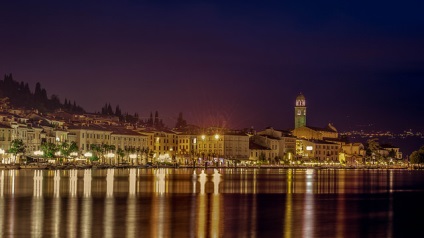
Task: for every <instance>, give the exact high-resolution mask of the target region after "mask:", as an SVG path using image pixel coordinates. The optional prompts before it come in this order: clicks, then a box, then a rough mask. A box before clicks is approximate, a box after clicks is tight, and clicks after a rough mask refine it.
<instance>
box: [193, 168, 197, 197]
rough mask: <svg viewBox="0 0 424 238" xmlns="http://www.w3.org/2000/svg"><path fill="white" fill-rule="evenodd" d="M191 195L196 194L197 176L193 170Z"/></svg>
mask: <svg viewBox="0 0 424 238" xmlns="http://www.w3.org/2000/svg"><path fill="white" fill-rule="evenodd" d="M192 180H193V193H196V183H197V174H196V170H193V179H192Z"/></svg>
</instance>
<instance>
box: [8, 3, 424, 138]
mask: <svg viewBox="0 0 424 238" xmlns="http://www.w3.org/2000/svg"><path fill="white" fill-rule="evenodd" d="M178 2H179V4H176V3H172V1H135V0H133V1H108V2H107V3H106V1H97V2H95V1H94V2H93V1H68V3H65V1H19V0H17V1H6V2H2V3H1V5H0V29H1V37H0V74H8V73H13V75H14V79H15V80H17V81H25V82H28V83H29V84H30V86H31V89H32V90H33V89H34V86H35V83H36V82H40V83H41V85H42V86H43V87H45V88H46V89H47V91H48V93H49V94H52V93H54V94H58V95H59V96H60V97H61V99H62V100H64V98H65V97H66V98H68V99H72V100H74V99H75V100H76V101H77V102H78V104H80V105H81V106H83V107H84V108H85V109H86V110H87V111H92V112H93V111H100V109H101V107H102V106H103V105H104V104H105V103H106V102H110V103H111V104H112V105H113V106H116V105H117V104H119V105H120V107H121V109H122V110H123V111H124V112H130V113H134V112H138V113H139V114H140V116H141V117H147V116H149V114H150V112H151V111H153V112H154V111H155V110H158V111H159V114H160V116H161V117H163V119H164V121H165V122H166V123H167V124H168V125H169V126H172V125H174V124H175V120H176V117H177V115H178V112H180V111H182V112H183V113H184V117H185V118H186V119H187V120H188V122H189V123H194V124H198V125H203V126H208V125H218V124H225V125H226V126H227V127H233V128H244V127H250V126H254V127H255V128H256V129H262V128H264V127H266V126H273V127H275V128H281V129H289V128H292V127H293V125H294V122H293V114H294V112H293V106H294V100H295V98H296V96H297V94H298V93H299V92H302V93H303V94H304V95H305V96H306V99H307V104H308V124H310V125H313V126H325V125H326V124H327V123H328V122H333V123H334V124H335V126H336V127H337V128H339V129H340V130H347V129H352V128H356V129H358V128H360V127H358V126H357V125H368V124H374V125H376V127H377V128H386V129H392V130H403V129H409V128H413V129H419V130H424V124H423V120H422V118H423V117H424V100H423V96H422V91H423V86H424V14H423V12H424V3H422V2H420V1H401V2H400V1H373V3H370V2H369V1H354V3H341V1H336V0H334V1H291V2H292V3H281V2H282V1H267V3H266V4H265V3H264V1H240V2H237V1H231V2H232V3H231V4H229V3H227V2H228V1H210V2H209V1H178Z"/></svg>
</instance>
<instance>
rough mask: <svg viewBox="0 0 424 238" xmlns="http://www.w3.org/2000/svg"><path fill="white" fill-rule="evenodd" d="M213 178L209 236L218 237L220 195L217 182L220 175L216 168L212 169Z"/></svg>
mask: <svg viewBox="0 0 424 238" xmlns="http://www.w3.org/2000/svg"><path fill="white" fill-rule="evenodd" d="M212 176H213V179H212V182H213V185H214V186H213V187H214V189H213V196H212V212H211V229H210V236H211V237H219V236H220V234H221V233H220V226H219V221H220V217H219V215H220V195H219V183H220V182H221V175H220V174H219V172H218V170H217V169H214V174H213V175H212Z"/></svg>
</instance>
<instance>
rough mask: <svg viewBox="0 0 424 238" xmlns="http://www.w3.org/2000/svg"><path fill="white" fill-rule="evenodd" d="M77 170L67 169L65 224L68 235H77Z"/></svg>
mask: <svg viewBox="0 0 424 238" xmlns="http://www.w3.org/2000/svg"><path fill="white" fill-rule="evenodd" d="M77 172H78V171H77V170H75V169H74V170H70V171H69V200H68V202H69V204H68V218H67V226H68V234H67V235H68V236H70V237H76V236H77V227H76V226H77V217H78V214H77V213H78V212H77V209H78V208H77V207H78V204H77V202H78V201H77V197H76V195H77V182H78V177H77Z"/></svg>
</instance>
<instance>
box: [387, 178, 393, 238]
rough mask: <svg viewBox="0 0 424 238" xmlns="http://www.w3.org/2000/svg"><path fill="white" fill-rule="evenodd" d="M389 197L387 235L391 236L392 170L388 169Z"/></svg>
mask: <svg viewBox="0 0 424 238" xmlns="http://www.w3.org/2000/svg"><path fill="white" fill-rule="evenodd" d="M389 198H390V199H389V211H388V212H387V216H388V220H389V221H388V224H387V237H393V170H390V171H389Z"/></svg>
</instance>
